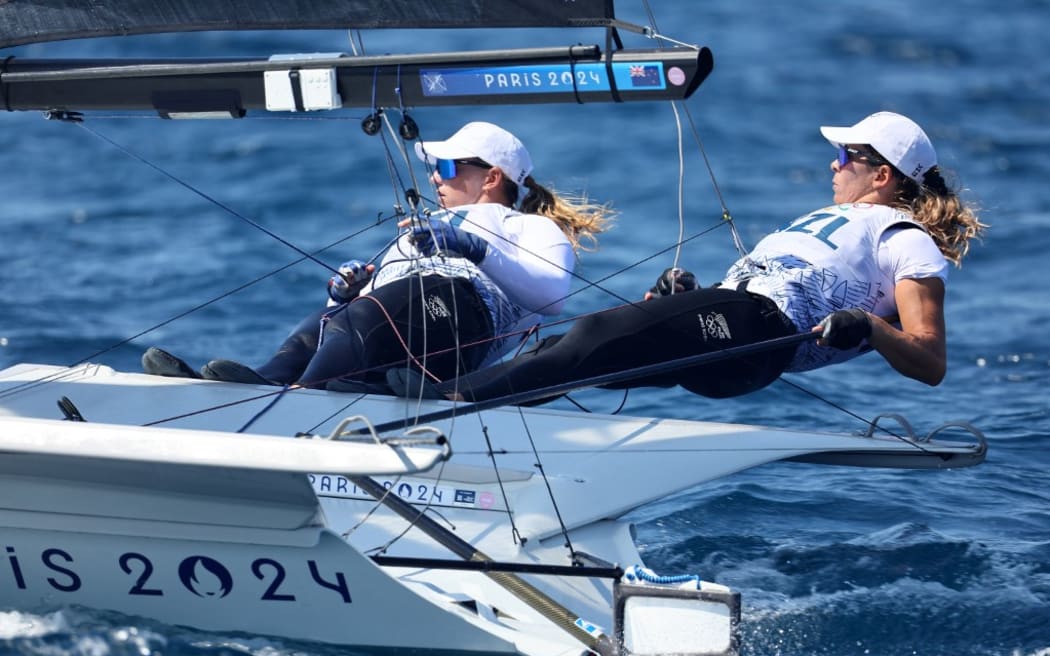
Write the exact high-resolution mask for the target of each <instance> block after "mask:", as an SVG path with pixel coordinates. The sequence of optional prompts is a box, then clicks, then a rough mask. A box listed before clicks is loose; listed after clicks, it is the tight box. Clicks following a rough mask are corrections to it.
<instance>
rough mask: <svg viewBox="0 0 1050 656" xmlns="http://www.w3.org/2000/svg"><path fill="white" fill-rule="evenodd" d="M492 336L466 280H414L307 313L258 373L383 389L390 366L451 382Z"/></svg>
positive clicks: (471, 365) (313, 383) (473, 364)
mask: <svg viewBox="0 0 1050 656" xmlns="http://www.w3.org/2000/svg"><path fill="white" fill-rule="evenodd" d="M492 336H493V327H492V318H491V315H490V314H489V311H488V308H487V307H486V306H485V304H484V303H483V302H482V300H481V298H480V297H479V296H478V293H477V291H476V290H475V289H474V285H473V284H472V283H471V282H470V281H469V280H465V279H462V278H446V277H443V276H437V275H429V276H412V277H408V278H402V279H400V280H395V281H393V282H391V283H389V284H386V285H383V286H382V287H379V288H378V289H375V290H373V291H372V292H371V293H369V294H367V295H364V296H359V297H357V298H355V299H354V300H353V301H351V302H350V303H345V304H343V305H339V306H335V307H326V308H323V309H321V310H318V311H315V312H313V313H311V314H310V315H308V316H307V317H305V318H304V319H303V320H302V321H301V322H300V323H299V325H298V326H297V327H296V328H295V330H293V331H292V333H291V334H290V335H289V336H288V338H287V339H285V341H284V343H283V344H281V347H280V348H279V349H278V350H277V352H276V353H275V354H274V355H273V357H272V358H271V359H270V360H269V361H268V362H267V363H266V364H264V365H262V366H261V367H258V368H257V369H256V371H257V372H258V373H259V374H260V375H262V376H263V377H265V378H267V379H269V380H272V381H274V382H279V383H293V382H299V383H301V384H303V385H305V386H309V387H323V386H324V384H325V383H326V382H327V381H330V380H334V379H337V378H343V377H345V378H350V379H353V380H359V381H363V382H373V383H380V384H382V383H384V382H385V377H384V376H385V374H384V372H385V371H386V370H387V369H389V368H391V367H395V366H396V367H405V366H410V367H413V368H415V369H417V370H418V369H420V368H421V367H422V368H425V369H426V370H427V371H429V372H431V373H433V374H434V375H435V376H437V377H438V378H442V379H444V378H452V377H455V376H456V375H457V374H459V373H463V372H467V371H472V370H474V369H476V368H477V367H478V366H479V365H480V364H481V362H482V360H483V359H484V357H485V355H486V353H487V352H488V350H489V349H490V348H491V345H492V344H491V338H492Z"/></svg>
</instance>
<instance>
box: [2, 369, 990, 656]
mask: <svg viewBox="0 0 1050 656" xmlns="http://www.w3.org/2000/svg"><path fill="white" fill-rule="evenodd" d="M45 377H46V378H47V380H48V382H46V383H43V384H35V382H36V381H41V380H43V379H44V378H45ZM277 390H278V388H272V387H254V386H245V385H235V384H227V383H214V382H209V381H194V380H185V379H169V378H160V377H153V376H145V375H141V374H124V373H117V372H113V371H112V370H109V369H107V368H104V367H96V366H86V367H79V368H74V369H64V368H58V367H42V366H33V365H20V366H17V367H12V368H10V369H7V370H5V371H2V372H0V449H3V450H4V451H5V452H6V453H5V457H4V458H3V460H2V461H0V499H3V502H2V503H0V506H2V508H0V526H3V530H4V544H5V547H6V550H7V551H6V555H7V560H6V565H5V566H3V567H0V605H3V606H6V607H16V608H24V609H31V610H42V609H46V608H50V607H60V606H66V605H70V604H79V605H84V606H88V607H94V608H104V609H110V610H115V611H119V612H124V613H129V614H137V615H144V616H148V617H152V618H156V619H158V620H161V621H164V622H167V623H173V624H183V625H188V626H194V627H199V628H202V629H206V630H215V631H241V632H247V633H254V634H268V635H276V636H283V637H288V638H295V639H304V640H318V641H324V642H330V643H335V644H342V645H349V646H359V647H373V646H382V647H400V648H413V649H434V650H448V651H454V650H460V651H464V652H479V653H525V654H560V653H581V652H582V651H583V650H584V645H583V643H581V642H580V641H579V640H578V639H577V638H579V635H576V636H575V637H574V636H571V635H570V634H569V633H567V632H566V631H565V630H563V629H562V628H559V627H558V626H556V624H555V623H552V622H551V621H550V620H549V619H548V618H547V617H545V616H544V615H543V614H541V613H540V612H537V611H536V610H535V609H534V608H533V607H532V606H531V605H529V604H528V603H526V602H524V601H522V600H521V599H520V598H519V596H517V595H515V594H512V593H511V592H509V591H508V590H507V589H505V588H504V587H501V586H500V585H498V584H497V582H495V581H494V580H493V579H492V578H491V577H490V576H487V575H486V574H484V573H481V572H474V571H450V570H446V569H440V568H434V567H423V566H420V567H414V568H412V567H407V566H390V565H386V566H379V565H377V564H376V563H375V562H373V560H372V559H371V558H369V557H368V556H370V555H373V554H374V553H376V552H377V551H379V550H382V553H383V555H385V556H393V557H414V558H438V559H447V560H458V557H457V555H456V554H454V553H453V552H451V551H450V550H449V549H448V548H446V547H445V546H442V545H441V544H439V543H438V542H436V541H435V540H434V539H432V537H431V536H430V535H427V534H425V533H424V532H423V531H422V530H420V529H419V528H418V527H409V524H408V523H407V522H406V521H405V520H404V519H402V518H401V517H399V516H397V515H395V514H394V513H393V512H391V511H390V510H388V509H386V508H385V507H377V504H376V502H375V501H374V500H373V499H372V498H371V497H370V496H369V495H368V494H367V493H365V492H364V491H363V490H361V489H359V488H358V487H357V486H356V485H355V480H360V479H359V478H357V477H360V476H365V475H367V476H373V477H375V479H376V480H378V481H379V482H380V483H382V484H384V485H386V486H387V487H388V488H389V489H390V490H391V491H392V493H393V494H395V495H397V496H398V497H400V498H403V499H405V500H407V501H411V502H412V503H414V504H415V505H416V506H417V507H419V508H422V507H423V506H428V507H429V509H430V510H431V511H432V512H428V516H429V517H431V518H432V519H435V520H437V522H438V523H439V524H441V525H443V526H444V527H446V528H449V529H451V531H452V533H453V534H454V535H455V536H456V537H457V538H459V539H460V540H463V541H466V542H469V543H470V544H472V545H473V546H474V548H476V549H477V550H478V551H479V552H482V553H484V554H485V555H486V556H488V557H489V558H491V559H492V560H494V561H500V562H505V563H528V564H546V565H559V566H564V565H569V564H570V560H569V553H568V550H567V549H566V548H565V547H564V543H565V537H564V536H563V535H562V532H561V523H564V526H565V527H566V529H567V530H568V537H569V539H570V541H571V543H572V545H573V547H574V548H575V549H576V550H577V551H578V552H582V553H584V554H587V555H589V556H593V557H594V558H595V559H596V560H594V561H592V562H591V563H588V564H600V563H601V561H604V562H605V563H615V564H619V565H622V566H628V565H634V564H640V557H639V555H638V552H637V550H636V548H635V546H634V544H633V542H632V541H631V537H630V532H629V526H628V525H626V524H624V523H622V522H619V521H616V518H617V517H620V516H621V515H623V514H624V513H626V512H628V511H630V510H632V509H634V508H637V507H639V506H640V505H643V504H645V503H647V502H650V501H653V500H656V499H659V498H662V497H664V496H666V495H668V494H671V493H674V492H677V491H680V490H683V489H687V488H689V487H691V486H694V485H697V484H699V483H702V482H704V481H708V480H712V479H715V478H719V477H721V476H725V475H728V474H731V473H733V472H736V471H739V470H742V469H747V468H749V467H754V466H757V465H760V464H763V463H766V462H771V461H777V460H784V459H790V458H796V459H806V458H810V459H823V460H827V461H833V462H841V463H844V464H858V465H879V466H884V465H889V466H902V467H923V468H931V467H957V466H967V465H971V464H976V463H977V462H980V461H981V460H982V459H983V457H984V444H983V440H970V441H968V442H966V443H954V442H953V443H935V442H923V443H922V444H920V445H918V446H916V445H915V444H913V443H911V442H909V441H907V440H900V439H895V438H894V439H889V438H874V437H858V436H844V435H834V434H823V433H807V432H792V431H780V430H774V429H768V428H761V427H754V426H742V425H730V424H715V423H705V422H691V421H676V420H657V419H643V418H622V417H605V416H596V415H585V416H581V415H578V414H573V413H566V412H559V411H550V410H542V409H529V410H524V411H522V413H519V410H518V409H516V408H509V409H500V410H490V411H486V412H485V413H484V414H483V415H480V417H481V420H480V421H479V417H478V416H465V417H460V418H457V419H455V420H453V421H445V422H440V423H437V424H435V426H436V428H437V429H438V430H440V431H441V432H442V433H443V434H444V435H446V436H448V438H449V440H450V443H451V448H452V455H451V458H450V459H449V460H448V461H447V462H445V461H443V458H444V457H445V456H446V455H447V453H446V452H445V451H443V450H442V449H441V448H439V447H425V446H411V447H400V448H397V449H394V448H391V447H389V446H380V445H375V444H361V443H345V442H330V441H324V440H294V441H293V440H290V439H286V438H288V437H291V436H294V435H295V434H296V433H298V432H300V431H306V432H309V433H311V434H316V435H326V434H328V433H329V432H331V431H332V430H333V429H334V428H335V426H336V425H337V424H338V423H339V422H340V421H341V420H343V419H344V418H346V417H348V416H351V415H362V416H365V417H367V418H368V419H369V420H370V421H371V422H372V423H374V424H379V423H382V422H386V421H390V420H396V419H403V418H405V417H408V416H415V415H416V414H417V411H418V410H423V411H426V410H427V409H432V408H436V407H448V405H449V404H447V403H440V404H432V405H425V406H418V405H417V404H416V403H415V402H411V401H406V400H403V399H394V398H383V397H370V398H363V399H358V397H357V396H356V395H349V394H338V393H331V392H323V391H314V390H297V391H294V392H289V393H286V394H283V395H282V396H281V397H280V398H279V399H277V400H276V402H275V403H274V400H275V398H276V397H275V396H274V394H275V393H276V392H277ZM63 396H64V397H68V398H69V399H70V400H71V401H72V402H73V404H75V406H76V408H77V409H79V411H80V412H81V413H82V414H83V417H84V418H85V419H86V423H80V422H69V421H62V420H61V416H62V413H61V412H60V411H59V409H58V406H57V405H56V401H57V400H58V399H60V398H61V397H63ZM219 406H222V408H221V409H219V410H215V411H211V412H204V413H200V412H199V411H200V410H201V409H203V408H215V407H219ZM261 411H263V412H261ZM260 413H261V414H260ZM523 415H524V419H523ZM176 416H178V417H181V418H180V419H177V420H174V421H166V422H163V424H161V425H159V426H148V427H147V426H145V425H146V424H153V423H154V422H158V421H160V420H163V419H166V418H170V417H176ZM319 418H327V419H325V420H324V421H323V423H320V424H319V425H318V422H319V421H321V419H319ZM249 422H252V423H251V428H250V432H245V433H237V432H236V431H238V430H239V429H241V428H242V427H243V426H245V425H246V424H248V423H249ZM523 422H524V423H523ZM354 425H355V426H356V425H363V423H355V424H354ZM526 425H527V427H528V431H526V430H524V427H525V426H526ZM483 426H484V427H485V428H486V429H487V431H486V430H482V427H483ZM486 432H487V435H488V439H489V440H491V443H492V447H493V451H494V454H490V452H489V447H488V445H487V443H486ZM402 433H403V431H402ZM530 438H531V441H532V442H530ZM533 444H535V449H536V452H534V451H533ZM289 446H290V447H291V449H289ZM536 453H538V454H539V459H540V461H541V462H542V464H543V471H544V472H545V473H546V481H545V480H544V478H543V476H541V475H540V473H539V471H538V469H537V468H536V467H535V466H534V464H535V463H536V461H537V455H536ZM493 460H495V462H496V464H497V465H498V470H497V469H495V468H494V466H493ZM435 463H438V464H435ZM630 471H637V472H652V473H654V475H640V476H637V477H632V478H631V479H630V485H625V484H624V482H625V473H626V472H630ZM304 472H309V473H306V474H304ZM548 485H549V487H550V490H548ZM552 497H553V499H556V500H557V508H556V510H557V512H555V506H554V504H553V502H552ZM508 506H509V508H510V509H511V510H512V512H511V513H508V511H507V509H508ZM559 518H560V521H559ZM515 532H516V534H517V536H518V537H520V538H522V539H523V540H515ZM523 542H524V543H523ZM522 578H523V579H525V580H527V581H528V582H529V583H530V584H531V585H533V586H535V588H536V589H538V590H539V591H541V592H542V593H543V594H546V595H548V596H549V597H550V598H551V599H553V600H554V601H555V602H556V603H557V604H560V605H561V606H564V607H565V608H566V609H571V611H572V613H574V614H575V616H578V617H580V618H582V620H584V621H585V622H589V623H593V624H595V625H598V626H600V627H604V628H605V630H606V631H607V632H608V631H609V630H611V629H612V627H613V610H612V609H613V592H612V584H611V581H609V580H607V579H597V578H574V577H562V576H550V575H532V574H526V575H523V576H522ZM716 591H717V589H716ZM721 608H724V604H723V605H720V604H711V606H710V609H711V611H712V613H714V615H715V616H717V617H714V619H713V623H712V626H713V627H714V629H713V630H712V634H711V635H710V636H708V637H709V638H710V645H709V647H710V650H711V651H712V652H714V653H718V650H721V651H731V644H730V642H729V640H730V637H729V636H730V633H731V631H730V627H729V624H730V619H731V617H730V615H729V614H728V611H721V610H719V609H721ZM720 614H721V615H720ZM723 616H724V617H723Z"/></svg>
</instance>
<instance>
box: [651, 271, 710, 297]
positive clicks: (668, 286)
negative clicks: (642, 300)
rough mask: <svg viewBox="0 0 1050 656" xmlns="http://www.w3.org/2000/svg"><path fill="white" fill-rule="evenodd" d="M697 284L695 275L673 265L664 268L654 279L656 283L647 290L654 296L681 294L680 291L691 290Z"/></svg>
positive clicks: (697, 285)
mask: <svg viewBox="0 0 1050 656" xmlns="http://www.w3.org/2000/svg"><path fill="white" fill-rule="evenodd" d="M699 286H700V284H699V283H697V282H696V276H694V275H693V274H692V273H690V272H689V271H686V270H685V269H679V268H677V267H674V268H670V269H664V272H663V273H661V274H660V277H659V278H657V279H656V284H655V285H653V287H652V289H650V290H649V293H650V294H653V295H654V296H670V295H671V294H672V293H674V294H681V293H682V292H689V291H692V290H694V289H696V288H697V287H699ZM672 289H674V291H673V292H672V291H671V290H672Z"/></svg>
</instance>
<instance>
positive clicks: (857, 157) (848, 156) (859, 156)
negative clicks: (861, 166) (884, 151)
mask: <svg viewBox="0 0 1050 656" xmlns="http://www.w3.org/2000/svg"><path fill="white" fill-rule="evenodd" d="M838 158H839V166H845V165H846V164H848V163H850V162H865V163H867V164H869V165H871V166H882V165H883V164H886V163H887V162H886V161H885V160H882V159H879V158H878V157H873V156H871V155H869V154H867V153H862V152H860V151H859V150H857V149H856V148H850V147H849V146H843V145H842V144H839V155H838Z"/></svg>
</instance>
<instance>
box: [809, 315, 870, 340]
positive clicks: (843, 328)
mask: <svg viewBox="0 0 1050 656" xmlns="http://www.w3.org/2000/svg"><path fill="white" fill-rule="evenodd" d="M820 327H821V328H823V329H824V332H823V334H822V335H821V336H820V337H821V339H822V340H823V341H824V343H825V344H826V345H827V346H832V347H834V348H837V349H841V350H843V351H846V350H848V349H851V348H856V347H857V346H859V345H860V343H861V342H862V341H864V340H866V339H867V338H869V337H871V317H869V316H868V313H867V312H865V311H864V310H861V309H860V308H851V309H849V310H839V311H838V312H832V313H831V314H829V315H828V316H826V317H824V320H823V321H821V322H820Z"/></svg>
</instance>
